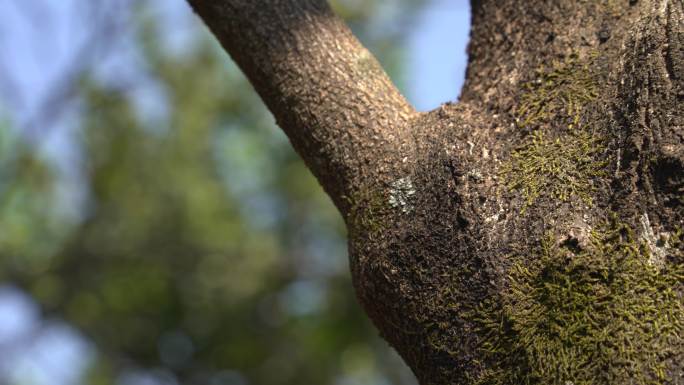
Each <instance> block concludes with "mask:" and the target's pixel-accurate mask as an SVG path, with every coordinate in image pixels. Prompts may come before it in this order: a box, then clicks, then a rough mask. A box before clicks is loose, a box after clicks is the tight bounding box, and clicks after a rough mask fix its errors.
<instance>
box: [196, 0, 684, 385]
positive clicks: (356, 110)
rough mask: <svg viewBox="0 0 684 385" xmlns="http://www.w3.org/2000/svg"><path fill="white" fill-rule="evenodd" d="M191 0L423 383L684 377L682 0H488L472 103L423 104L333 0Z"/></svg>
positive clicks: (476, 8)
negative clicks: (270, 119)
mask: <svg viewBox="0 0 684 385" xmlns="http://www.w3.org/2000/svg"><path fill="white" fill-rule="evenodd" d="M189 2H190V3H191V4H192V5H193V7H194V8H195V10H196V11H197V13H198V14H199V15H200V16H201V17H202V18H203V19H204V21H205V22H206V23H207V25H208V26H209V27H210V28H211V30H212V31H213V32H214V34H215V35H216V36H217V38H218V39H219V40H220V41H221V43H222V44H223V46H224V47H225V48H226V50H227V51H228V53H230V55H231V56H232V57H233V58H234V60H235V61H236V62H237V63H238V65H239V66H240V67H241V68H242V69H243V71H244V72H245V73H246V75H247V76H248V78H249V79H250V81H251V82H252V84H253V85H254V87H255V88H256V90H257V92H258V93H259V94H260V95H261V97H262V98H263V100H264V102H265V103H266V104H267V105H268V106H269V108H270V109H271V111H272V112H273V114H274V115H275V117H276V120H277V121H278V123H279V124H280V125H281V127H282V128H283V129H284V130H285V132H286V133H287V134H288V136H289V137H290V139H291V141H292V143H293V145H294V146H295V148H296V149H297V151H298V152H299V153H300V154H301V156H302V157H303V158H304V159H305V161H306V162H307V164H308V165H309V167H310V168H311V170H312V172H313V173H314V174H315V175H316V176H317V178H318V179H319V181H320V182H321V184H322V185H323V187H324V188H325V190H326V191H327V192H328V194H329V195H330V196H331V198H332V199H333V201H334V202H335V203H336V205H337V207H338V208H339V209H340V211H341V213H342V215H343V217H344V218H345V221H346V223H347V226H348V229H349V246H350V263H351V269H352V275H353V278H354V285H355V289H356V291H357V295H358V298H359V300H360V302H361V304H362V305H363V307H364V309H365V310H366V312H367V313H368V314H369V316H370V317H371V318H372V320H373V321H374V323H375V325H376V326H377V327H378V329H379V330H380V332H381V334H382V335H383V337H384V338H385V339H386V340H387V341H388V342H389V343H390V344H391V345H392V346H393V347H394V348H396V349H397V351H398V352H399V353H400V354H401V355H402V357H403V358H404V359H405V361H406V362H407V363H408V365H409V366H410V367H411V368H412V369H413V371H414V373H415V374H416V376H417V377H418V379H419V381H420V383H421V384H454V383H458V384H522V383H529V384H536V383H539V384H562V385H567V384H575V385H576V384H653V383H655V384H684V369H683V364H682V363H684V341H683V338H682V335H683V333H684V303H683V302H684V301H683V295H684V294H683V293H684V246H683V244H684V243H683V242H682V235H681V234H682V227H683V221H684V209H683V207H684V198H683V192H684V172H683V168H684V143H683V141H684V129H683V127H684V108H682V107H683V106H682V100H684V84H683V83H682V78H683V77H684V34H683V32H682V27H683V23H684V5H683V3H682V1H680V0H678V1H675V0H651V1H646V0H641V1H635V0H629V1H628V0H596V1H576V0H572V1H571V0H555V1H525V2H521V1H516V0H496V1H495V0H480V1H475V0H474V1H473V2H472V12H473V21H472V24H473V26H472V31H471V42H470V45H469V66H468V71H467V79H466V84H465V87H464V89H463V92H462V96H461V100H460V102H459V103H456V104H452V103H447V104H445V105H443V106H441V107H440V108H438V109H436V110H434V111H431V112H429V113H425V114H417V113H415V112H414V111H413V110H412V108H411V107H410V106H409V105H408V104H407V103H406V101H405V100H404V99H403V97H402V96H401V95H400V94H399V93H398V92H397V91H396V89H395V88H394V87H393V86H392V84H391V83H390V81H389V80H388V78H387V76H386V75H385V74H384V72H383V71H382V69H381V68H380V67H379V65H378V63H377V61H375V60H374V59H372V56H371V55H370V54H369V53H368V52H367V51H366V50H365V49H364V48H362V47H361V45H360V44H359V43H358V42H357V41H356V40H355V39H354V37H353V36H352V35H351V33H350V32H349V31H348V30H347V28H346V27H345V26H344V25H343V23H342V22H341V21H340V20H339V19H337V18H336V17H335V16H334V15H332V13H331V12H330V10H329V8H328V7H327V5H326V4H325V2H324V1H317V0H268V1H261V2H251V1H246V0H214V1H211V0H189ZM257 3H258V4H257Z"/></svg>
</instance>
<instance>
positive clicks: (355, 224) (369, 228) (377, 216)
mask: <svg viewBox="0 0 684 385" xmlns="http://www.w3.org/2000/svg"><path fill="white" fill-rule="evenodd" d="M349 202H350V205H351V209H350V213H349V215H350V224H351V226H350V228H351V229H353V230H354V231H361V232H363V233H365V234H366V236H367V237H370V239H372V238H374V237H376V236H378V235H379V234H380V233H381V232H382V231H383V230H384V229H385V221H386V220H385V217H386V216H387V215H388V212H389V211H390V207H389V204H388V203H387V200H386V198H385V194H384V193H383V192H382V191H380V190H377V189H374V188H365V189H362V190H361V191H360V192H359V194H358V196H357V197H356V198H355V199H353V200H351V199H350V200H349Z"/></svg>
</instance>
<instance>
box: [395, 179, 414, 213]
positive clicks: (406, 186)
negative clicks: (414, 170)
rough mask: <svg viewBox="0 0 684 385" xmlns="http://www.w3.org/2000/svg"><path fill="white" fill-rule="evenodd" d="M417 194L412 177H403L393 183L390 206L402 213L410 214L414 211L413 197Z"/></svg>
mask: <svg viewBox="0 0 684 385" xmlns="http://www.w3.org/2000/svg"><path fill="white" fill-rule="evenodd" d="M415 194H416V189H415V188H414V187H413V182H412V181H411V178H410V177H403V178H399V179H397V180H395V181H394V182H392V184H391V186H390V192H389V204H390V206H392V207H394V208H395V209H399V210H401V212H402V213H404V214H408V213H410V212H411V211H412V210H413V204H412V197H413V195H415Z"/></svg>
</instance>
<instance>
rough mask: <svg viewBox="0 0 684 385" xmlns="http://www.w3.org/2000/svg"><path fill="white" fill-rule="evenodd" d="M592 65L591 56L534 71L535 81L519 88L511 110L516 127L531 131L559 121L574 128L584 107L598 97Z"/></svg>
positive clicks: (574, 56)
mask: <svg viewBox="0 0 684 385" xmlns="http://www.w3.org/2000/svg"><path fill="white" fill-rule="evenodd" d="M592 63H593V56H591V57H590V58H589V60H586V61H582V60H580V59H579V58H578V56H577V55H571V56H569V57H568V58H566V59H565V60H564V61H553V62H552V64H551V66H549V67H542V68H540V69H538V70H537V73H536V77H535V79H534V80H533V81H531V82H528V83H526V84H524V85H523V89H522V96H521V98H520V103H519V105H518V108H516V110H515V117H516V121H517V124H518V126H519V127H526V128H534V127H535V126H538V125H541V124H543V123H548V122H550V121H557V120H558V118H559V117H560V118H561V119H562V120H563V121H564V122H565V123H566V124H567V127H568V128H570V129H572V128H575V127H576V126H577V125H578V124H579V123H580V118H581V116H582V111H583V109H584V107H585V106H586V104H587V103H589V102H591V101H593V100H594V99H596V96H597V95H598V86H597V82H596V80H595V77H594V75H593V74H592V72H591V66H592Z"/></svg>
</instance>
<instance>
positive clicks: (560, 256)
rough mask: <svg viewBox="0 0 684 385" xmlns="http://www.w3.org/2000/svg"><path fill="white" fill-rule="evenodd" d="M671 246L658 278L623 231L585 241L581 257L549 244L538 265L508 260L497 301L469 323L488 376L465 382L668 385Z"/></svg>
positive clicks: (682, 308)
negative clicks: (506, 280) (474, 323)
mask: <svg viewBox="0 0 684 385" xmlns="http://www.w3.org/2000/svg"><path fill="white" fill-rule="evenodd" d="M675 242H677V241H676V240H674V237H673V243H671V244H670V245H669V250H670V254H671V255H670V262H668V263H666V264H665V266H663V267H662V268H658V267H656V266H653V265H651V264H649V255H648V253H649V252H648V248H647V247H645V245H642V244H639V243H638V242H637V240H636V237H635V236H634V235H633V234H632V232H631V231H630V230H629V228H627V227H625V226H622V225H612V226H608V227H607V228H606V229H604V230H602V231H600V232H594V234H593V235H592V244H591V246H590V247H589V248H588V249H587V250H585V251H579V252H576V253H574V252H572V251H570V250H568V249H566V248H564V247H563V246H559V245H558V244H557V243H556V242H555V241H554V240H553V239H552V238H548V239H546V240H544V241H543V242H542V245H541V247H540V249H539V255H537V256H533V257H531V258H530V257H525V256H518V257H515V258H516V259H517V260H518V261H519V262H517V263H515V264H514V266H513V268H512V269H511V271H510V276H509V287H508V289H507V291H506V293H505V294H504V295H503V296H502V298H501V300H500V301H497V302H496V303H494V302H490V303H486V304H483V305H482V306H481V308H480V309H479V310H478V311H477V312H476V313H475V314H477V316H476V317H475V318H476V319H477V325H478V330H479V333H480V334H481V336H482V342H481V345H480V349H481V350H482V352H483V353H484V355H485V356H486V357H487V361H488V369H486V370H484V371H483V373H482V375H481V376H480V378H478V379H477V380H476V381H474V382H475V383H477V384H497V385H503V384H511V385H512V384H516V385H518V384H561V385H566V384H570V383H572V384H573V385H580V384H634V385H642V384H665V383H667V382H666V378H667V377H668V370H671V368H670V365H672V364H677V363H680V362H682V360H684V339H683V338H682V333H683V332H684V329H683V328H684V303H683V301H682V289H683V286H684V265H682V263H681V256H682V254H684V252H683V251H682V248H681V243H678V244H676V243H675ZM676 261H679V262H676ZM669 376H670V378H671V377H672V374H671V373H670V374H669Z"/></svg>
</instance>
